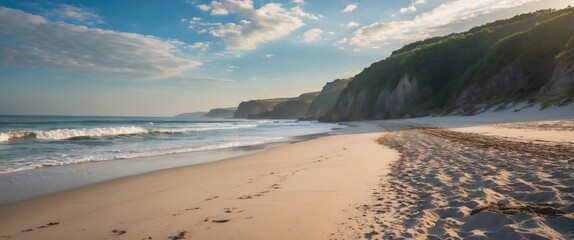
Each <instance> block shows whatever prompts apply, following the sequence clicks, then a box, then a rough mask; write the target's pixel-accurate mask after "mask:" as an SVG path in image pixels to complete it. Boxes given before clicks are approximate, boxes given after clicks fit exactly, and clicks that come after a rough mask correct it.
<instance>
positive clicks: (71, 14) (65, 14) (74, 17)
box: [46, 4, 106, 25]
mask: <svg viewBox="0 0 574 240" xmlns="http://www.w3.org/2000/svg"><path fill="white" fill-rule="evenodd" d="M46 16H48V17H54V18H57V19H59V20H64V21H72V22H75V23H81V24H86V25H95V24H104V23H106V22H105V21H104V19H103V18H102V17H100V15H98V14H97V13H96V11H95V10H93V9H90V8H85V7H80V6H73V5H69V4H62V5H60V6H59V7H57V8H54V9H53V10H51V11H49V12H48V13H47V15H46Z"/></svg>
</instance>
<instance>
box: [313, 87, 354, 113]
mask: <svg viewBox="0 0 574 240" xmlns="http://www.w3.org/2000/svg"><path fill="white" fill-rule="evenodd" d="M351 79H352V78H347V79H337V80H335V81H332V82H328V83H327V84H326V85H325V86H324V87H323V89H322V90H321V93H320V94H319V96H317V97H316V98H315V99H314V100H313V102H311V105H310V106H309V108H308V110H307V113H306V114H305V118H306V119H317V118H319V117H321V116H323V115H325V114H327V112H329V111H331V109H333V107H334V106H335V103H337V98H338V97H339V94H340V93H341V91H343V89H345V87H347V84H349V82H350V81H351Z"/></svg>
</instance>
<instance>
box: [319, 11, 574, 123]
mask: <svg viewBox="0 0 574 240" xmlns="http://www.w3.org/2000/svg"><path fill="white" fill-rule="evenodd" d="M573 23H574V8H567V9H563V10H541V11H537V12H534V13H528V14H522V15H518V16H516V17H514V18H511V19H506V20H500V21H496V22H493V23H489V24H485V25H483V26H480V27H475V28H473V29H471V30H469V31H467V32H464V33H457V34H451V35H448V36H444V37H437V38H431V39H427V40H424V41H419V42H416V43H412V44H408V45H406V46H404V47H403V48H401V49H399V50H397V51H395V52H393V54H392V55H391V56H390V57H388V58H386V59H385V60H382V61H380V62H376V63H373V64H372V65H371V66H370V67H368V68H366V69H365V70H364V71H363V72H361V73H359V74H358V75H356V76H355V77H354V79H353V80H352V81H351V82H350V83H349V85H348V86H347V88H346V89H345V90H343V91H342V92H341V94H340V96H339V98H338V101H337V104H336V105H335V107H334V109H333V110H332V111H331V112H330V113H329V114H327V116H326V117H325V118H324V119H325V120H334V121H339V120H358V119H372V118H390V117H401V116H416V115H428V114H429V113H430V112H432V111H437V110H444V109H454V108H457V107H460V108H464V106H463V105H476V104H480V103H482V102H484V101H486V100H492V99H496V98H499V97H508V95H520V96H527V95H529V94H530V95H531V94H533V93H536V92H538V91H539V90H540V88H541V87H543V86H544V85H545V84H547V83H548V82H549V81H550V79H551V78H552V74H553V71H554V68H555V67H556V64H557V61H556V60H555V58H556V57H557V55H559V54H561V52H562V51H564V49H565V47H564V46H565V45H566V44H567V43H568V42H569V40H570V39H571V38H572V36H574V24H573ZM401 81H403V82H404V84H403V85H401V86H402V88H406V87H415V88H417V91H410V90H408V89H398V87H397V86H399V82H401ZM405 93H417V94H418V96H416V97H415V96H405V95H404V94H405ZM389 96H391V97H390V98H389ZM409 98H416V99H417V101H416V102H412V101H411V102H409V104H403V105H402V106H404V108H402V109H396V108H395V109H382V110H381V108H385V107H387V108H388V106H392V105H393V103H384V101H383V100H388V99H394V100H396V99H398V100H401V101H404V99H409ZM398 100H397V101H398Z"/></svg>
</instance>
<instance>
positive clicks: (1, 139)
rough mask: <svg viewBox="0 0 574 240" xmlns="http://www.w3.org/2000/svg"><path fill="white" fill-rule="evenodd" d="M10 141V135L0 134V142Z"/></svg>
mask: <svg viewBox="0 0 574 240" xmlns="http://www.w3.org/2000/svg"><path fill="white" fill-rule="evenodd" d="M8 140H10V135H8V134H7V133H0V142H6V141H8Z"/></svg>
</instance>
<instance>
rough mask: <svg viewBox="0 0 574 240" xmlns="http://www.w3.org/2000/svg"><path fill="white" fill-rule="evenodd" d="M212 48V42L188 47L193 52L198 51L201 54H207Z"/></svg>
mask: <svg viewBox="0 0 574 240" xmlns="http://www.w3.org/2000/svg"><path fill="white" fill-rule="evenodd" d="M210 46H211V42H196V43H194V44H191V45H187V46H186V47H187V48H189V49H193V50H196V49H197V50H199V51H200V52H201V53H205V52H206V51H207V50H209V47H210Z"/></svg>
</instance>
